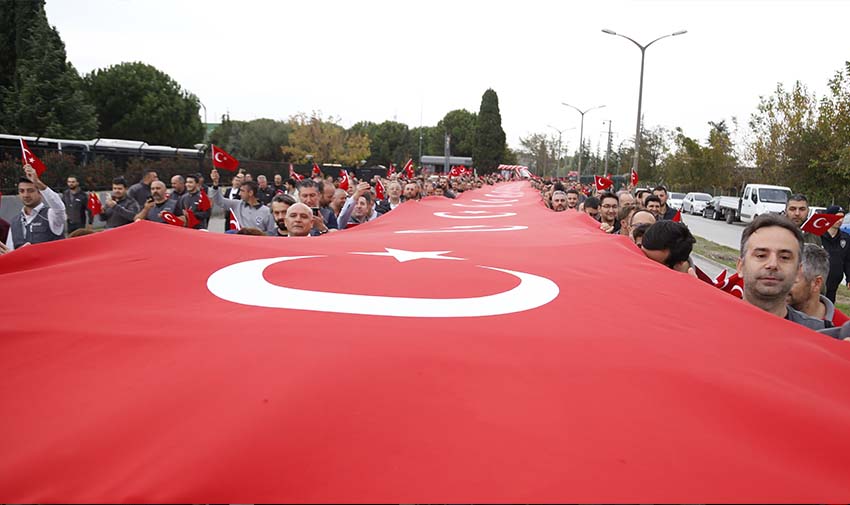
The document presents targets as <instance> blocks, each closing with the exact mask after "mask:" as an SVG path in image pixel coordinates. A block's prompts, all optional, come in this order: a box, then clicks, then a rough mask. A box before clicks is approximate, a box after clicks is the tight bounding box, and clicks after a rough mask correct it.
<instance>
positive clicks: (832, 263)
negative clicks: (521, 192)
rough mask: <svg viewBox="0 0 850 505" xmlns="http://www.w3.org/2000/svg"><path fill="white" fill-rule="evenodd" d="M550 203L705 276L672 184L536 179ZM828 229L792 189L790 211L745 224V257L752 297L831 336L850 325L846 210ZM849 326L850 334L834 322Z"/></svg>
mask: <svg viewBox="0 0 850 505" xmlns="http://www.w3.org/2000/svg"><path fill="white" fill-rule="evenodd" d="M533 184H534V185H535V188H536V189H537V190H539V191H540V193H541V197H542V198H543V201H544V203H545V205H546V206H547V207H548V208H550V209H552V210H553V211H555V212H568V211H572V212H584V213H586V214H588V215H589V216H590V217H592V218H593V219H595V220H596V221H598V222H599V229H600V230H601V231H602V232H605V233H611V234H619V235H625V236H627V237H629V238H630V239H631V240H632V241H633V242H634V243H635V245H636V246H637V247H638V248H640V250H641V251H642V252H643V253H644V254H645V255H646V257H647V258H649V259H651V260H653V261H655V262H658V263H661V264H663V265H665V266H667V267H668V268H671V269H673V270H677V271H679V272H683V273H687V274H690V275H693V276H694V277H699V275H698V273H697V270H698V269H697V268H696V267H695V265H694V262H693V259H692V258H691V256H692V253H693V246H694V244H695V243H696V239H695V238H694V236H693V235H692V234H691V232H690V230H689V229H688V227H687V225H685V224H684V223H682V222H676V221H674V217H675V216H676V214H677V211H676V209H673V208H672V207H670V206H668V204H667V198H668V192H667V188H665V187H664V186H658V187H655V188H653V189H637V188H626V189H622V190H620V191H618V192H616V193H613V192H596V191H595V189H593V190H591V188H589V187H587V186H583V185H580V184H571V185H568V186H565V185H564V183H562V182H559V181H542V180H539V181H535V182H534V183H533ZM825 213H826V214H834V215H838V216H839V217H840V219H838V220H837V221H836V222H835V224H833V225H832V227H830V228H829V229H828V230H827V231H826V233H824V234H823V235H822V236H817V235H813V234H811V233H809V232H804V231H802V230H801V227H802V226H803V224H804V222H805V221H806V219H807V218H808V216H809V202H808V199H807V198H806V196H805V195H802V194H794V195H791V196H790V197H789V199H788V202H787V204H786V208H785V212H784V214H783V215H780V214H765V215H762V216H758V217H756V218H755V219H754V220H753V221H752V222H751V223H750V224H749V225H747V226H746V228H744V231H743V234H742V236H741V246H740V252H739V259H738V263H737V273H738V275H739V276H740V279H741V281H742V284H743V285H742V287H741V295H742V298H743V299H744V301H746V302H748V303H750V304H752V305H754V306H756V307H759V308H761V309H763V310H765V311H768V312H770V313H772V314H775V315H776V316H779V317H782V318H785V319H788V320H790V321H793V322H796V323H799V324H802V325H803V326H806V327H808V328H811V329H814V330H825V332H826V333H827V334H829V335H831V336H839V335H840V336H842V338H846V337H845V335H846V334H847V333H848V332H850V325H848V322H850V318H848V317H847V316H846V315H845V314H843V313H842V312H841V311H840V310H838V309H837V308H836V307H835V299H836V296H837V290H838V287H839V286H840V285H841V283H842V282H846V283H847V286H848V287H850V235H848V234H847V233H846V232H844V231H842V230H841V229H840V227H841V224H842V221H843V218H844V215H845V211H844V209H842V208H841V207H839V206H831V207H829V208H827V209H826V211H825ZM842 326H846V328H847V329H846V330H845V331H844V334H842V333H841V332H840V331H834V330H830V328H835V329H836V330H838V329H840V327H842Z"/></svg>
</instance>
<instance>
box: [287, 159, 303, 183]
mask: <svg viewBox="0 0 850 505" xmlns="http://www.w3.org/2000/svg"><path fill="white" fill-rule="evenodd" d="M289 176H290V177H292V178H293V179H295V180H296V181H303V180H304V176H303V175H301V174H299V173H298V172H296V171H295V168H294V167H293V166H292V163H290V164H289Z"/></svg>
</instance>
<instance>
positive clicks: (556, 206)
mask: <svg viewBox="0 0 850 505" xmlns="http://www.w3.org/2000/svg"><path fill="white" fill-rule="evenodd" d="M552 210H554V211H555V212H563V211H565V210H567V194H566V193H564V192H563V191H555V192H554V193H552Z"/></svg>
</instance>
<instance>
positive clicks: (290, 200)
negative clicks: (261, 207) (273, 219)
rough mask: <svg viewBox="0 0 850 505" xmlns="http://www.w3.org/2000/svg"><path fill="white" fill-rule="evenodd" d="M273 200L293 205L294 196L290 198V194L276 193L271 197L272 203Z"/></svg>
mask: <svg viewBox="0 0 850 505" xmlns="http://www.w3.org/2000/svg"><path fill="white" fill-rule="evenodd" d="M275 202H277V203H285V204H287V205H295V198H292V197H291V196H289V195H287V194H284V193H278V194H276V195H274V198H272V203H275Z"/></svg>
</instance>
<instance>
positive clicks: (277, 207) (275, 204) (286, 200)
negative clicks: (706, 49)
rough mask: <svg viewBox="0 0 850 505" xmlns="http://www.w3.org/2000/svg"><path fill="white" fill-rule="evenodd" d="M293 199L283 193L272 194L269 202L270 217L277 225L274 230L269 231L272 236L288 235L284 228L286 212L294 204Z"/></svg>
mask: <svg viewBox="0 0 850 505" xmlns="http://www.w3.org/2000/svg"><path fill="white" fill-rule="evenodd" d="M295 203H296V202H295V199H294V198H292V197H291V196H289V195H287V194H285V193H278V194H276V195H274V198H272V203H271V211H272V217H273V218H274V222H275V224H276V225H277V228H275V231H274V232H273V233H271V234H270V235H272V236H273V237H288V236H289V230H288V229H287V228H286V212H287V211H288V210H289V208H290V207H292V206H293V205H295Z"/></svg>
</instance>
